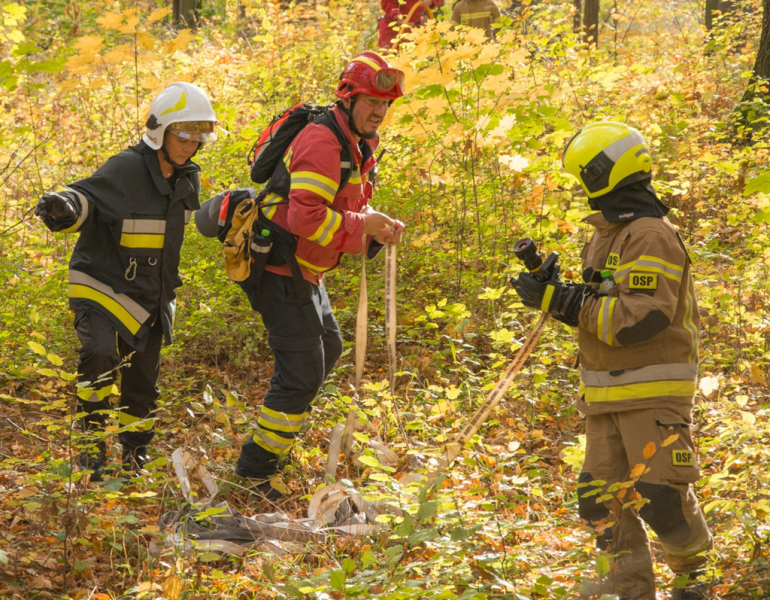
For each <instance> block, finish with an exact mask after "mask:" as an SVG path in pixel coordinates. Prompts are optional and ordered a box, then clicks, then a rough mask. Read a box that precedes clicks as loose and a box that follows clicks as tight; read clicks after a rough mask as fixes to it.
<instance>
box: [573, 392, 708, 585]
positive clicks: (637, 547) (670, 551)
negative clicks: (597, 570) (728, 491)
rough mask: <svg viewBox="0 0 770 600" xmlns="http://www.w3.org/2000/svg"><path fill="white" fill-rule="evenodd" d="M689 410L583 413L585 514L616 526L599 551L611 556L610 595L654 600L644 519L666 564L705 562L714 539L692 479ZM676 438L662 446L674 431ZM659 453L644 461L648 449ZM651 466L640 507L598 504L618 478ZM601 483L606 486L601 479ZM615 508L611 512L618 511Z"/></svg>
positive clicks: (687, 568)
mask: <svg viewBox="0 0 770 600" xmlns="http://www.w3.org/2000/svg"><path fill="white" fill-rule="evenodd" d="M691 424H692V409H691V408H690V407H677V406H668V407H666V408H649V409H643V410H633V411H625V412H617V413H606V414H601V415H588V416H587V417H586V458H585V463H584V464H583V469H582V472H581V474H580V479H579V481H580V483H581V485H580V488H579V490H578V501H579V510H580V516H581V517H582V518H584V519H586V520H587V521H589V522H590V523H591V524H593V525H594V526H597V525H599V524H602V523H607V522H611V523H614V524H613V526H612V527H608V528H607V529H606V530H604V532H603V533H602V534H601V535H600V536H599V538H598V539H597V544H598V546H599V548H600V549H602V550H607V551H609V552H611V553H612V554H613V556H614V559H613V568H612V570H611V572H610V575H609V577H608V579H609V583H610V587H612V589H611V590H608V591H609V592H610V593H615V594H618V595H619V596H620V597H621V598H623V599H627V600H655V576H654V574H653V570H652V558H651V555H650V548H649V542H648V539H647V532H646V530H645V528H644V523H643V521H644V522H646V523H647V525H649V526H650V527H651V528H652V529H653V531H655V533H656V534H657V536H658V538H659V540H660V543H661V545H662V546H663V553H664V558H665V560H666V563H667V564H668V566H669V567H670V568H671V570H672V571H673V572H674V573H676V574H681V573H691V572H693V571H697V570H698V569H700V568H702V567H703V566H704V564H705V562H706V557H705V556H704V554H703V553H704V552H705V551H706V550H709V549H710V548H711V547H712V546H713V539H712V537H711V532H710V531H709V528H708V525H706V521H705V519H704V518H703V513H702V512H701V510H700V508H699V506H698V500H697V498H696V497H695V493H694V492H693V490H692V489H691V488H690V484H691V483H695V482H696V481H697V480H698V479H699V476H700V475H699V469H698V466H697V464H696V460H695V452H694V446H693V442H692V435H691V433H690V425H691ZM674 434H678V435H679V437H678V439H677V440H676V441H675V442H673V443H671V444H670V445H668V446H666V447H665V448H664V447H662V444H663V442H664V441H665V440H666V439H668V438H669V437H670V436H672V435H674ZM649 442H653V443H654V444H655V448H656V452H655V454H654V455H653V456H652V457H651V458H650V459H645V457H644V448H645V446H647V445H648V443H649ZM640 463H643V464H646V465H647V466H648V468H649V472H647V473H645V474H644V475H642V476H641V477H640V478H639V480H638V481H637V482H636V484H635V486H634V487H635V489H636V491H637V492H639V494H640V495H641V496H642V497H643V498H645V499H646V500H647V502H646V503H645V504H644V505H643V506H642V508H641V509H640V510H639V511H638V512H637V510H636V509H634V508H633V507H627V508H621V503H618V502H617V501H613V500H608V501H603V502H599V503H597V501H596V499H597V498H598V497H600V496H601V495H602V493H598V494H597V493H594V494H591V495H588V496H586V494H589V493H590V492H592V491H594V490H596V489H597V488H601V489H602V490H607V488H609V486H611V485H612V484H613V483H619V482H624V481H629V480H630V479H631V477H630V473H631V470H632V469H633V467H634V466H635V465H637V464H640ZM602 482H603V483H602ZM624 501H625V502H627V498H626V499H625V500H624ZM613 510H614V512H613Z"/></svg>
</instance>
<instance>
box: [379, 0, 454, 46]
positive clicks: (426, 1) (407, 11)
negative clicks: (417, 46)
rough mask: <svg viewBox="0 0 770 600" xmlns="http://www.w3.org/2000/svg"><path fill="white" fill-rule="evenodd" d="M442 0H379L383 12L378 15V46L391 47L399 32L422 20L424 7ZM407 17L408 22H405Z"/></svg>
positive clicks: (432, 6)
mask: <svg viewBox="0 0 770 600" xmlns="http://www.w3.org/2000/svg"><path fill="white" fill-rule="evenodd" d="M443 1H444V0H380V6H381V7H382V11H383V12H384V13H385V15H384V16H382V17H380V21H379V24H378V28H379V31H380V48H383V49H385V50H387V49H389V48H392V47H393V42H394V41H395V39H396V37H397V36H398V34H399V33H407V32H408V31H409V29H410V28H411V26H416V25H419V24H420V23H421V22H422V17H423V14H424V13H425V10H426V9H429V8H430V9H434V8H438V7H439V6H441V3H442V2H443ZM407 19H408V22H407Z"/></svg>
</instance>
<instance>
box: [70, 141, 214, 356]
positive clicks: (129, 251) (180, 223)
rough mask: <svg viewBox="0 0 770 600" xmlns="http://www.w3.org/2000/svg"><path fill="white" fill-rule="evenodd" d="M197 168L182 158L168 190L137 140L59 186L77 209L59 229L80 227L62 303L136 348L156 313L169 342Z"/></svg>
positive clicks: (154, 158)
mask: <svg viewBox="0 0 770 600" xmlns="http://www.w3.org/2000/svg"><path fill="white" fill-rule="evenodd" d="M199 171H200V168H199V167H198V165H196V164H195V163H193V162H191V161H188V162H187V163H185V165H184V166H183V167H182V168H180V169H177V170H176V177H177V179H176V184H175V186H174V188H173V189H172V187H171V185H172V184H171V183H169V181H168V180H166V179H165V178H164V177H163V174H162V173H161V170H160V163H159V161H158V156H157V151H156V150H153V149H152V148H150V147H149V146H147V145H146V144H145V143H144V142H140V143H139V144H137V145H136V146H133V147H131V148H129V149H127V150H124V151H123V152H121V153H120V154H117V155H115V156H113V157H112V158H110V159H109V160H108V161H107V162H106V163H105V164H104V165H103V166H102V167H101V168H100V169H99V170H97V171H96V172H95V173H94V174H93V175H91V176H90V177H88V178H86V179H81V180H80V181H77V182H75V183H73V184H71V185H70V186H69V187H68V188H67V190H66V191H64V192H60V193H62V194H63V195H69V196H70V198H77V200H78V201H79V204H80V208H81V211H80V216H79V217H78V220H77V222H76V223H75V224H74V225H72V226H71V227H68V228H66V229H63V231H65V232H69V231H79V232H80V237H79V238H78V241H77V244H76V245H75V249H74V250H73V252H72V258H71V260H70V269H69V299H70V300H69V301H70V308H71V309H73V310H80V309H83V308H86V307H88V308H91V309H92V310H96V311H98V312H100V313H101V314H103V315H104V316H105V317H106V318H108V319H109V320H110V322H111V323H112V324H113V325H114V326H115V328H116V329H117V331H118V333H119V334H120V335H121V337H122V338H123V339H125V340H126V341H127V342H128V343H129V344H130V345H131V346H132V347H133V348H135V349H137V350H139V351H141V350H143V349H144V346H145V343H146V342H147V336H148V334H149V331H150V328H151V327H152V325H153V324H154V323H155V321H156V319H158V318H160V319H161V322H162V325H163V333H164V336H165V340H166V343H167V344H169V343H171V341H172V326H173V321H174V311H175V309H176V293H175V292H174V290H175V288H177V287H179V286H180V285H182V282H181V280H180V279H179V255H180V250H181V247H182V240H183V238H184V230H185V226H186V225H187V223H189V221H190V217H191V215H192V212H193V211H194V210H196V209H198V208H199V207H200V204H199V203H198V193H199V190H200V183H199V176H198V173H199Z"/></svg>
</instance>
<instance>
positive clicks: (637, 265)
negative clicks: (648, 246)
mask: <svg viewBox="0 0 770 600" xmlns="http://www.w3.org/2000/svg"><path fill="white" fill-rule="evenodd" d="M621 266H622V267H623V268H621V269H618V270H617V271H615V274H614V276H613V279H615V282H616V283H619V282H620V281H622V280H623V279H624V278H625V276H626V275H628V274H629V273H630V272H631V271H634V270H639V271H653V272H658V273H662V274H663V275H665V276H666V277H668V278H669V279H675V280H676V281H682V269H681V267H675V266H672V265H670V264H667V263H666V262H665V261H662V260H658V259H654V258H648V257H645V256H642V257H640V258H639V259H637V260H635V261H634V262H633V263H631V266H630V267H626V266H625V265H621Z"/></svg>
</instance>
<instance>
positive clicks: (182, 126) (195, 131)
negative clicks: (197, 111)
mask: <svg viewBox="0 0 770 600" xmlns="http://www.w3.org/2000/svg"><path fill="white" fill-rule="evenodd" d="M168 130H169V131H170V132H171V133H173V134H174V135H175V136H177V137H178V138H181V139H183V140H190V141H193V142H214V141H216V139H217V134H216V133H215V132H214V122H213V121H179V122H177V123H171V124H170V125H169V126H168Z"/></svg>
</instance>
